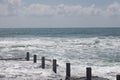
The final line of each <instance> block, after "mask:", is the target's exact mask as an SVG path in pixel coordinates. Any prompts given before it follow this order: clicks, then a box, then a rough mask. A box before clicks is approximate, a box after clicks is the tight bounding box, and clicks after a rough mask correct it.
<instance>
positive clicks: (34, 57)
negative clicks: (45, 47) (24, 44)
mask: <svg viewBox="0 0 120 80" xmlns="http://www.w3.org/2000/svg"><path fill="white" fill-rule="evenodd" d="M33 62H34V63H37V55H34V56H33Z"/></svg>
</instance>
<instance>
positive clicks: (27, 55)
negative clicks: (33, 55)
mask: <svg viewBox="0 0 120 80" xmlns="http://www.w3.org/2000/svg"><path fill="white" fill-rule="evenodd" d="M26 60H27V61H29V60H30V53H29V52H27V53H26Z"/></svg>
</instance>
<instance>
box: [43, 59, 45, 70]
mask: <svg viewBox="0 0 120 80" xmlns="http://www.w3.org/2000/svg"><path fill="white" fill-rule="evenodd" d="M42 68H43V69H44V68H45V57H42Z"/></svg>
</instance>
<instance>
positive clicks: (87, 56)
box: [0, 28, 120, 80]
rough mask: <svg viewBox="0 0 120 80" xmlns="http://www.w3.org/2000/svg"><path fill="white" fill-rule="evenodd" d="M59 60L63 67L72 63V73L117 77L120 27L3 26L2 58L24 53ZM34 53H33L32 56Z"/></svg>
mask: <svg viewBox="0 0 120 80" xmlns="http://www.w3.org/2000/svg"><path fill="white" fill-rule="evenodd" d="M27 51H29V52H30V53H31V54H37V55H39V57H40V58H41V56H46V57H47V58H50V59H53V58H55V59H57V60H58V63H59V65H61V67H63V68H64V67H65V63H66V62H70V63H71V64H72V70H73V71H72V75H81V76H82V75H84V74H85V71H84V70H83V68H85V67H87V66H91V67H93V74H94V75H97V76H102V77H107V78H109V79H111V80H114V79H115V76H116V74H119V73H120V71H119V70H118V69H119V66H120V28H69V29H68V28H60V29H57V28H52V29H49V28H42V29H39V28H30V29H27V28H26V29H14V28H13V29H0V58H8V57H9V58H11V57H25V53H26V52H27ZM31 56H32V55H31Z"/></svg>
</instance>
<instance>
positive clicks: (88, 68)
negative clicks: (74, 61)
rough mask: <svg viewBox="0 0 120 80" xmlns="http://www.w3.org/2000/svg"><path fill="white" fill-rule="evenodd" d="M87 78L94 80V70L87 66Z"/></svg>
mask: <svg viewBox="0 0 120 80" xmlns="http://www.w3.org/2000/svg"><path fill="white" fill-rule="evenodd" d="M86 78H87V79H86V80H92V70H91V67H87V68H86Z"/></svg>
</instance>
